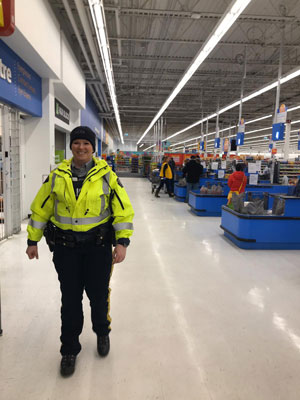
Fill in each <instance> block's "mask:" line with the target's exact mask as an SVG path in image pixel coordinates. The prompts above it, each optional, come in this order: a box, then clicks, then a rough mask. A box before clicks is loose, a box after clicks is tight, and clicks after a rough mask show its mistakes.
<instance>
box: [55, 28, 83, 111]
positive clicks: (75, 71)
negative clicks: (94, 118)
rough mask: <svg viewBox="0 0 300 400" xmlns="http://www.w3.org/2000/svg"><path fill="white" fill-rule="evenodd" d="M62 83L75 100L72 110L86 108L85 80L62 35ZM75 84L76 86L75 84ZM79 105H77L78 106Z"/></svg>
mask: <svg viewBox="0 0 300 400" xmlns="http://www.w3.org/2000/svg"><path fill="white" fill-rule="evenodd" d="M61 61H62V64H61V77H60V79H61V82H62V83H63V84H64V86H65V87H66V89H67V90H68V91H69V92H70V94H71V95H72V96H73V98H74V104H73V105H72V108H74V107H76V106H77V107H78V108H84V107H85V94H86V93H85V78H84V76H83V73H82V71H81V69H80V66H79V64H78V63H77V60H76V59H75V57H74V55H73V51H72V49H71V48H70V46H69V44H68V42H67V39H66V38H65V36H64V35H63V34H62V35H61ZM74 83H75V84H74ZM76 103H77V104H76Z"/></svg>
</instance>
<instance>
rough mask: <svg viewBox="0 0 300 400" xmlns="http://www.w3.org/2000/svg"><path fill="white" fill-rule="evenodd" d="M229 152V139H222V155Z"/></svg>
mask: <svg viewBox="0 0 300 400" xmlns="http://www.w3.org/2000/svg"><path fill="white" fill-rule="evenodd" d="M228 150H229V139H228V138H226V139H223V151H224V153H227V152H228Z"/></svg>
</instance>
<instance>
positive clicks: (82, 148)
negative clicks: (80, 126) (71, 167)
mask: <svg viewBox="0 0 300 400" xmlns="http://www.w3.org/2000/svg"><path fill="white" fill-rule="evenodd" d="M71 150H72V153H73V156H74V162H75V163H77V164H81V165H83V164H86V163H87V162H89V161H90V160H91V159H92V157H93V146H92V145H91V143H90V142H89V141H88V140H83V139H76V140H74V142H73V143H72V147H71Z"/></svg>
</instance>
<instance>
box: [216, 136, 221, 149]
mask: <svg viewBox="0 0 300 400" xmlns="http://www.w3.org/2000/svg"><path fill="white" fill-rule="evenodd" d="M219 148H220V138H215V149H219Z"/></svg>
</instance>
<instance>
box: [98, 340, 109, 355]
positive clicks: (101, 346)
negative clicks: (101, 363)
mask: <svg viewBox="0 0 300 400" xmlns="http://www.w3.org/2000/svg"><path fill="white" fill-rule="evenodd" d="M109 349H110V343H109V336H108V335H107V336H97V350H98V353H99V356H101V357H105V356H107V354H108V353H109Z"/></svg>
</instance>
